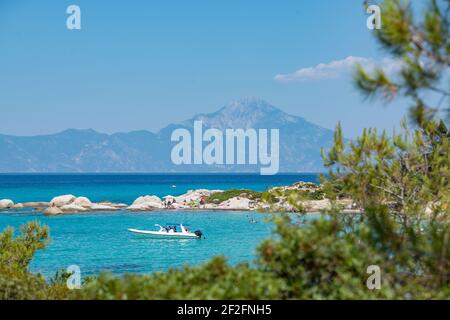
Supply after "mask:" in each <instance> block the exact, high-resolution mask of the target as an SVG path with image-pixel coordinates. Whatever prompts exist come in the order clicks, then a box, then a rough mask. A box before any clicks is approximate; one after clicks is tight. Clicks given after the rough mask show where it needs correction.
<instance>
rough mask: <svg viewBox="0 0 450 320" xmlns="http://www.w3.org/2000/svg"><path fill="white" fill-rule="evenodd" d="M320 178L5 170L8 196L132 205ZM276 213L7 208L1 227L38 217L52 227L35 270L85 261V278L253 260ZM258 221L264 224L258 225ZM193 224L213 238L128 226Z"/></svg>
mask: <svg viewBox="0 0 450 320" xmlns="http://www.w3.org/2000/svg"><path fill="white" fill-rule="evenodd" d="M300 180H302V181H311V182H317V181H318V176H317V175H314V174H298V175H279V176H259V175H245V174H244V175H237V174H234V175H188V174H185V175H138V174H132V175H129V174H119V175H113V174H110V175H108V174H107V175H105V174H99V175H97V174H80V175H73V174H63V175H60V174H49V175H37V174H31V175H24V174H19V175H14V174H4V175H0V199H3V198H7V199H12V200H13V201H14V202H16V203H17V202H25V201H48V200H50V199H51V198H52V197H54V196H56V195H61V194H67V193H71V194H74V195H77V196H87V197H89V198H90V199H91V200H93V201H100V200H111V201H114V202H125V203H131V202H132V201H133V200H134V199H136V198H137V197H138V196H140V195H145V194H154V195H158V196H164V195H167V194H172V195H179V194H182V193H184V192H186V191H187V190H189V189H197V188H208V189H231V188H242V189H252V190H259V191H262V190H266V189H267V188H269V187H271V186H278V185H288V184H292V183H294V182H297V181H300ZM268 217H269V216H268V215H262V214H259V213H249V212H220V211H216V212H204V211H201V212H192V211H191V212H189V211H170V212H168V211H165V212H156V211H154V212H148V213H131V212H126V211H120V212H110V213H108V212H102V213H84V214H76V215H65V216H57V217H46V216H43V215H42V213H41V212H39V211H33V210H31V209H23V210H6V211H0V230H3V229H4V228H5V227H6V226H13V227H15V228H18V227H19V226H20V225H21V224H23V223H25V222H27V221H30V220H35V219H37V220H39V221H40V222H42V223H44V224H46V225H48V226H49V227H50V234H51V239H52V241H51V244H50V245H49V246H48V248H47V249H46V250H44V251H39V252H38V253H37V254H36V256H35V257H34V259H33V261H32V263H31V266H30V269H31V271H33V272H40V273H42V274H44V275H46V276H50V275H53V274H54V273H55V272H56V271H57V270H60V269H66V268H67V267H68V266H69V265H73V264H75V265H78V266H79V267H80V268H81V272H82V275H83V276H86V275H92V274H96V273H98V272H100V271H111V272H113V273H115V274H123V273H126V272H136V273H144V272H154V271H162V270H167V269H168V268H171V267H181V266H183V265H185V264H190V265H198V264H199V263H203V262H206V261H208V260H209V259H210V258H212V257H214V256H217V255H223V256H226V257H227V258H228V260H229V262H230V263H232V264H236V263H239V262H243V261H248V262H251V261H252V260H253V259H254V257H255V252H256V247H257V246H258V244H259V243H261V241H262V240H264V239H266V238H268V237H270V236H271V229H272V228H273V226H272V225H271V224H270V223H265V222H264V220H266V219H267V218H268ZM250 218H254V219H256V220H257V221H258V223H256V224H250V223H249V219H250ZM157 223H158V224H167V223H186V224H189V228H190V229H191V230H202V231H203V233H204V235H205V236H206V239H201V240H198V239H186V240H182V239H152V238H149V237H146V236H144V235H136V234H133V233H130V232H128V231H127V229H128V228H137V229H146V230H155V229H157V228H156V227H155V226H154V225H155V224H157Z"/></svg>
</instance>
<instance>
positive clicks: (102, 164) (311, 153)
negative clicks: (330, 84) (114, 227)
mask: <svg viewBox="0 0 450 320" xmlns="http://www.w3.org/2000/svg"><path fill="white" fill-rule="evenodd" d="M194 121H202V122H203V125H204V128H205V129H206V128H217V129H220V130H225V129H228V128H233V129H238V128H243V129H248V128H254V129H272V128H273V129H279V130H280V172H299V171H301V172H314V171H323V167H322V161H321V157H320V147H325V148H328V147H330V146H331V144H332V141H333V132H332V131H331V130H328V129H324V128H322V127H319V126H317V125H315V124H312V123H310V122H308V121H306V120H305V119H303V118H301V117H297V116H293V115H289V114H287V113H285V112H283V111H281V110H280V109H278V108H276V107H274V106H272V105H270V104H268V103H267V102H265V101H263V100H261V99H257V98H245V99H241V100H237V101H234V102H232V103H230V104H229V105H227V106H224V107H223V108H221V109H219V110H218V111H216V112H213V113H209V114H199V115H196V116H194V117H193V118H191V119H189V120H186V121H184V122H182V123H180V124H170V125H168V126H167V127H165V128H163V129H161V130H160V131H159V132H157V133H152V132H150V131H145V130H140V131H132V132H128V133H115V134H111V135H109V134H104V133H99V132H96V131H95V130H92V129H87V130H76V129H68V130H65V131H63V132H60V133H56V134H51V135H40V136H32V137H21V136H11V135H1V134H0V150H1V152H0V172H213V171H219V172H220V171H223V172H249V171H258V170H259V165H257V166H254V165H253V166H249V165H220V166H207V165H182V166H176V165H174V164H172V162H171V158H170V153H171V149H172V147H173V146H174V145H175V143H174V142H171V140H170V136H171V134H172V132H173V130H175V129H177V128H186V129H188V130H192V127H193V123H194Z"/></svg>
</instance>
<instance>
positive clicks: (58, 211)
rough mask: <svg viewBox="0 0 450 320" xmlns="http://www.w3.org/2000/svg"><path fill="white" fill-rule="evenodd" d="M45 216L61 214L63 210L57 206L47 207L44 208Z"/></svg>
mask: <svg viewBox="0 0 450 320" xmlns="http://www.w3.org/2000/svg"><path fill="white" fill-rule="evenodd" d="M44 214H45V215H46V216H57V215H60V214H63V211H62V210H61V209H60V208H58V207H48V208H47V209H45V210H44Z"/></svg>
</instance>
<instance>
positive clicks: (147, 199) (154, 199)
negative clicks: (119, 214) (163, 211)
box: [132, 196, 162, 205]
mask: <svg viewBox="0 0 450 320" xmlns="http://www.w3.org/2000/svg"><path fill="white" fill-rule="evenodd" d="M151 202H154V203H160V204H162V200H161V199H160V198H159V197H157V196H142V197H139V198H137V199H136V200H134V202H133V204H132V205H140V204H143V203H151Z"/></svg>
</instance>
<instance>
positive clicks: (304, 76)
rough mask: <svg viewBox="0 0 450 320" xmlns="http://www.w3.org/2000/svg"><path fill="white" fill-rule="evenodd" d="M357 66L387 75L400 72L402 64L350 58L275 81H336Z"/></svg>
mask: <svg viewBox="0 0 450 320" xmlns="http://www.w3.org/2000/svg"><path fill="white" fill-rule="evenodd" d="M357 64H360V65H362V66H363V67H364V68H365V69H366V70H368V71H370V70H373V69H375V68H382V69H383V70H384V71H385V72H386V73H388V74H389V73H393V72H396V71H398V70H400V68H401V66H402V63H401V61H399V60H394V59H390V58H385V59H382V60H381V61H374V60H373V59H370V58H364V57H354V56H349V57H347V58H345V59H343V60H334V61H331V62H329V63H320V64H318V65H316V66H314V67H308V68H302V69H299V70H297V71H295V72H293V73H288V74H278V75H276V76H275V78H274V79H275V80H276V81H279V82H296V81H308V80H324V79H336V78H339V77H341V76H343V75H345V74H348V73H350V72H351V71H353V70H354V68H355V66H356V65H357Z"/></svg>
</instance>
